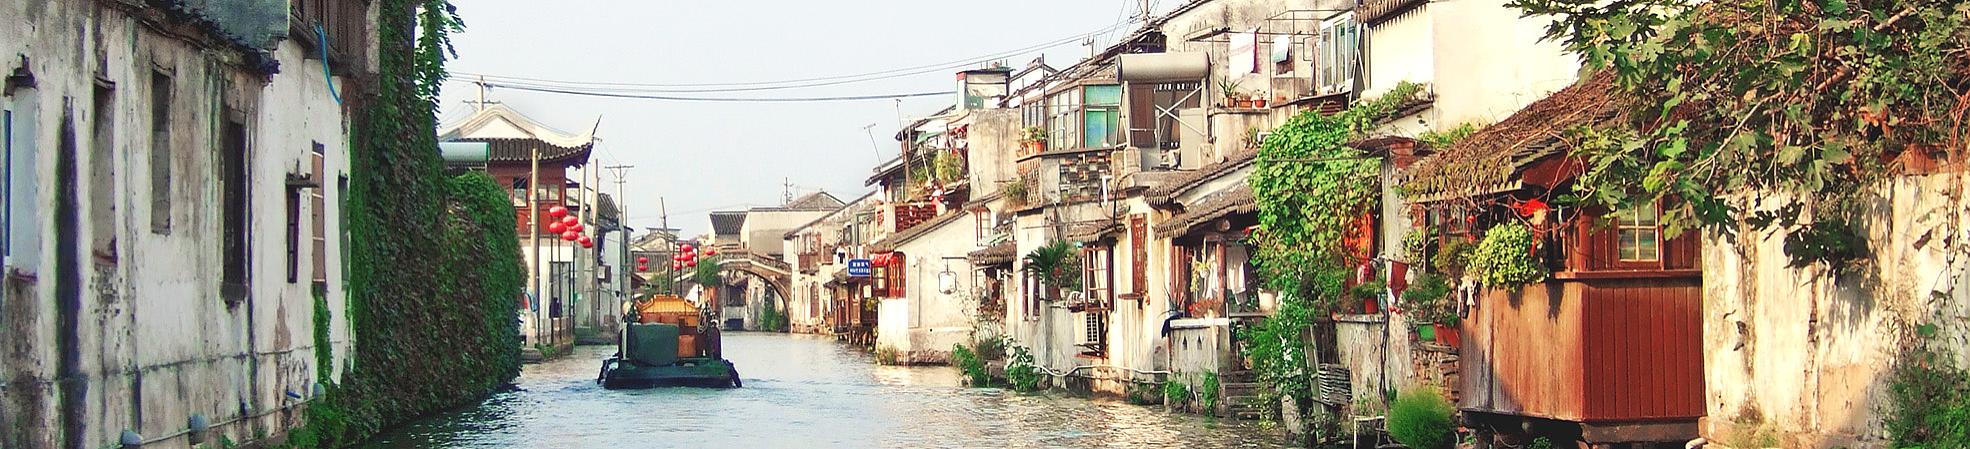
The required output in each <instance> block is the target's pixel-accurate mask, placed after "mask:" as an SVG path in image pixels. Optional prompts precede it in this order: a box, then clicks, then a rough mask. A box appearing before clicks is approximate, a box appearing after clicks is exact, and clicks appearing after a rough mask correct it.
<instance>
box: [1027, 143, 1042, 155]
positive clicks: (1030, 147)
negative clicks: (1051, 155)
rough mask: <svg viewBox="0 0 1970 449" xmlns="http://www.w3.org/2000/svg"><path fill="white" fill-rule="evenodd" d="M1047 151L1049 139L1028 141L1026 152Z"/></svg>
mask: <svg viewBox="0 0 1970 449" xmlns="http://www.w3.org/2000/svg"><path fill="white" fill-rule="evenodd" d="M1045 152H1047V141H1044V140H1034V141H1029V142H1026V154H1040V153H1045Z"/></svg>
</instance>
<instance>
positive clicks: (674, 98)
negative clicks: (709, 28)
mask: <svg viewBox="0 0 1970 449" xmlns="http://www.w3.org/2000/svg"><path fill="white" fill-rule="evenodd" d="M486 85H488V86H495V87H503V88H507V89H513V90H524V91H530V92H542V93H551V94H566V95H580V96H587V97H605V98H629V99H638V100H662V101H706V102H724V103H806V102H823V101H861V100H889V99H900V98H912V97H932V96H938V95H950V94H951V91H938V92H914V93H902V94H878V95H850V96H836V97H780V98H770V97H769V98H736V97H678V96H669V95H643V94H626V93H613V92H596V91H589V90H579V89H556V88H546V87H532V86H516V85H508V84H494V83H486Z"/></svg>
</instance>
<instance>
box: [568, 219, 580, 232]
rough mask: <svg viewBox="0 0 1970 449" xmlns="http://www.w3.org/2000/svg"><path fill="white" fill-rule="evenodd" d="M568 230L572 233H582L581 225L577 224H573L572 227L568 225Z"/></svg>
mask: <svg viewBox="0 0 1970 449" xmlns="http://www.w3.org/2000/svg"><path fill="white" fill-rule="evenodd" d="M570 218H572V217H570ZM568 230H570V231H575V232H581V223H575V224H571V225H568Z"/></svg>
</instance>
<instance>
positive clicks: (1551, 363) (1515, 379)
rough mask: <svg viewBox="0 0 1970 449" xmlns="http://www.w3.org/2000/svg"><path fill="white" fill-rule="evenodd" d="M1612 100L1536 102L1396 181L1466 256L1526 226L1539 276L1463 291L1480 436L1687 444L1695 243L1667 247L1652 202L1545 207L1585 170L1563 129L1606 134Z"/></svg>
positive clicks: (1697, 284)
mask: <svg viewBox="0 0 1970 449" xmlns="http://www.w3.org/2000/svg"><path fill="white" fill-rule="evenodd" d="M1609 88H1610V83H1609V81H1608V79H1607V78H1606V77H1605V76H1602V77H1596V78H1594V79H1590V80H1587V81H1585V82H1582V83H1580V84H1577V85H1574V86H1571V87H1568V88H1566V89H1563V90H1561V91H1559V92H1556V93H1554V94H1553V95H1551V96H1549V97H1547V98H1545V99H1542V100H1540V101H1537V102H1534V103H1532V104H1530V105H1528V106H1526V107H1525V108H1524V109H1522V110H1520V111H1518V112H1517V113H1515V114H1513V115H1512V116H1510V117H1508V118H1506V119H1505V120H1504V121H1501V122H1499V123H1497V124H1495V125H1492V126H1490V127H1487V128H1485V129H1484V130H1482V131H1479V132H1478V133H1476V134H1474V135H1472V136H1470V137H1469V138H1467V139H1465V140H1463V141H1461V142H1459V143H1458V144H1456V145H1454V146H1452V147H1450V148H1448V149H1445V150H1444V151H1442V152H1440V153H1438V154H1436V155H1434V156H1431V157H1429V158H1427V159H1424V160H1422V161H1420V162H1419V163H1418V164H1417V165H1416V166H1414V167H1413V168H1412V171H1411V172H1410V174H1409V177H1408V178H1407V179H1406V181H1405V183H1404V186H1403V187H1404V192H1405V193H1406V194H1407V195H1409V196H1410V200H1411V201H1412V202H1413V203H1414V204H1417V205H1418V207H1417V208H1415V210H1416V211H1417V213H1419V214H1420V217H1419V218H1423V219H1425V220H1427V221H1428V222H1429V223H1432V224H1433V225H1434V226H1433V228H1434V229H1436V230H1438V232H1440V235H1439V236H1438V237H1439V238H1440V239H1443V240H1449V239H1465V240H1467V241H1470V242H1473V243H1475V242H1476V241H1477V240H1478V239H1480V238H1481V237H1482V236H1483V231H1484V230H1485V229H1486V228H1489V227H1490V226H1492V225H1494V224H1498V223H1504V222H1507V221H1518V222H1520V223H1525V224H1528V227H1529V228H1531V229H1532V230H1533V231H1534V232H1535V235H1536V236H1538V237H1539V238H1538V241H1539V242H1540V244H1539V245H1538V246H1537V248H1536V249H1535V251H1534V252H1535V254H1536V260H1537V261H1539V262H1541V263H1543V264H1544V265H1545V266H1546V268H1547V269H1548V271H1550V273H1551V274H1550V276H1549V277H1548V279H1547V280H1546V281H1544V282H1541V283H1535V284H1532V285H1528V286H1525V287H1522V288H1517V289H1510V290H1507V289H1503V288H1481V289H1480V288H1472V289H1470V290H1469V293H1466V295H1468V296H1466V297H1465V301H1464V304H1465V305H1466V308H1467V310H1466V311H1465V312H1464V313H1465V315H1464V316H1465V318H1464V319H1463V320H1462V321H1461V330H1462V332H1463V336H1464V337H1463V342H1462V347H1461V348H1459V352H1460V354H1461V361H1460V362H1461V363H1460V364H1461V366H1460V368H1459V369H1460V370H1461V373H1460V374H1461V381H1460V385H1458V388H1459V390H1460V393H1461V397H1460V398H1459V400H1458V406H1459V408H1460V409H1461V410H1462V411H1463V415H1464V422H1465V424H1466V425H1467V426H1469V427H1471V428H1473V429H1475V430H1477V431H1478V432H1479V433H1480V434H1481V435H1487V434H1491V433H1494V432H1496V433H1509V434H1519V433H1525V431H1526V430H1527V429H1530V430H1531V433H1535V434H1541V435H1545V436H1550V437H1554V438H1553V439H1554V440H1555V441H1565V440H1564V439H1563V438H1571V439H1576V440H1577V441H1580V442H1581V444H1582V447H1594V448H1601V447H1616V445H1621V444H1629V443H1645V442H1676V443H1680V442H1683V441H1687V440H1690V439H1693V438H1695V437H1696V436H1697V428H1696V423H1697V419H1698V418H1701V417H1702V416H1703V415H1704V406H1703V391H1704V390H1703V389H1704V383H1703V358H1702V329H1703V326H1702V322H1701V320H1702V310H1701V308H1702V276H1701V272H1700V271H1699V270H1698V268H1697V267H1698V265H1697V262H1696V261H1697V257H1698V255H1697V251H1698V246H1697V245H1698V242H1697V239H1696V238H1695V236H1694V235H1688V234H1685V235H1681V236H1671V235H1667V234H1666V233H1665V232H1664V229H1663V227H1662V224H1661V220H1660V217H1661V214H1660V206H1659V205H1651V206H1643V207H1636V208H1631V209H1628V210H1622V211H1613V212H1611V211H1606V210H1592V209H1589V210H1578V209H1576V208H1572V207H1568V206H1565V205H1557V204H1558V203H1559V201H1557V199H1558V198H1557V197H1559V196H1560V195H1563V194H1566V193H1569V192H1571V191H1572V188H1573V185H1572V182H1573V180H1574V178H1575V177H1576V176H1578V175H1579V174H1580V172H1581V169H1582V166H1581V162H1580V160H1578V159H1577V158H1575V157H1573V156H1571V155H1570V154H1569V151H1568V150H1569V148H1568V145H1567V143H1566V139H1565V138H1564V137H1563V136H1564V135H1565V133H1564V131H1565V130H1567V129H1568V128H1570V127H1573V126H1576V125H1589V124H1597V123H1610V122H1613V121H1617V120H1618V119H1619V118H1620V116H1619V114H1620V113H1619V111H1618V110H1616V109H1615V108H1613V107H1612V105H1611V102H1610V101H1609V99H1608V92H1609ZM1547 205H1552V206H1547ZM1484 439H1485V438H1481V440H1484Z"/></svg>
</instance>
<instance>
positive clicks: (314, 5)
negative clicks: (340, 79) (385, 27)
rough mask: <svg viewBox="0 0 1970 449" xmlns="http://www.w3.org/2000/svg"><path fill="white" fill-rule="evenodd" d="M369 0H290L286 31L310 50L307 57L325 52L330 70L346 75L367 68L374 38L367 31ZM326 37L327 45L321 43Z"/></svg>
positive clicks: (320, 55)
mask: <svg viewBox="0 0 1970 449" xmlns="http://www.w3.org/2000/svg"><path fill="white" fill-rule="evenodd" d="M369 3H370V2H369V0H292V1H291V2H290V3H289V4H288V5H289V6H288V8H289V11H288V17H289V23H290V27H289V33H290V34H292V35H293V36H294V37H296V38H299V39H300V41H301V42H302V43H303V45H307V46H309V47H311V48H314V49H321V48H324V47H326V50H327V51H326V52H321V51H311V52H310V53H309V55H308V57H309V58H321V57H323V53H326V54H327V59H328V63H329V70H330V71H332V72H335V73H336V74H338V75H348V74H351V73H353V72H356V71H363V70H367V68H368V66H369V51H370V48H371V47H373V46H374V45H373V44H372V43H371V42H373V41H374V39H371V38H370V34H369V22H370V19H369ZM323 37H326V38H327V42H326V45H323V42H320V41H321V40H322V39H323Z"/></svg>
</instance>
